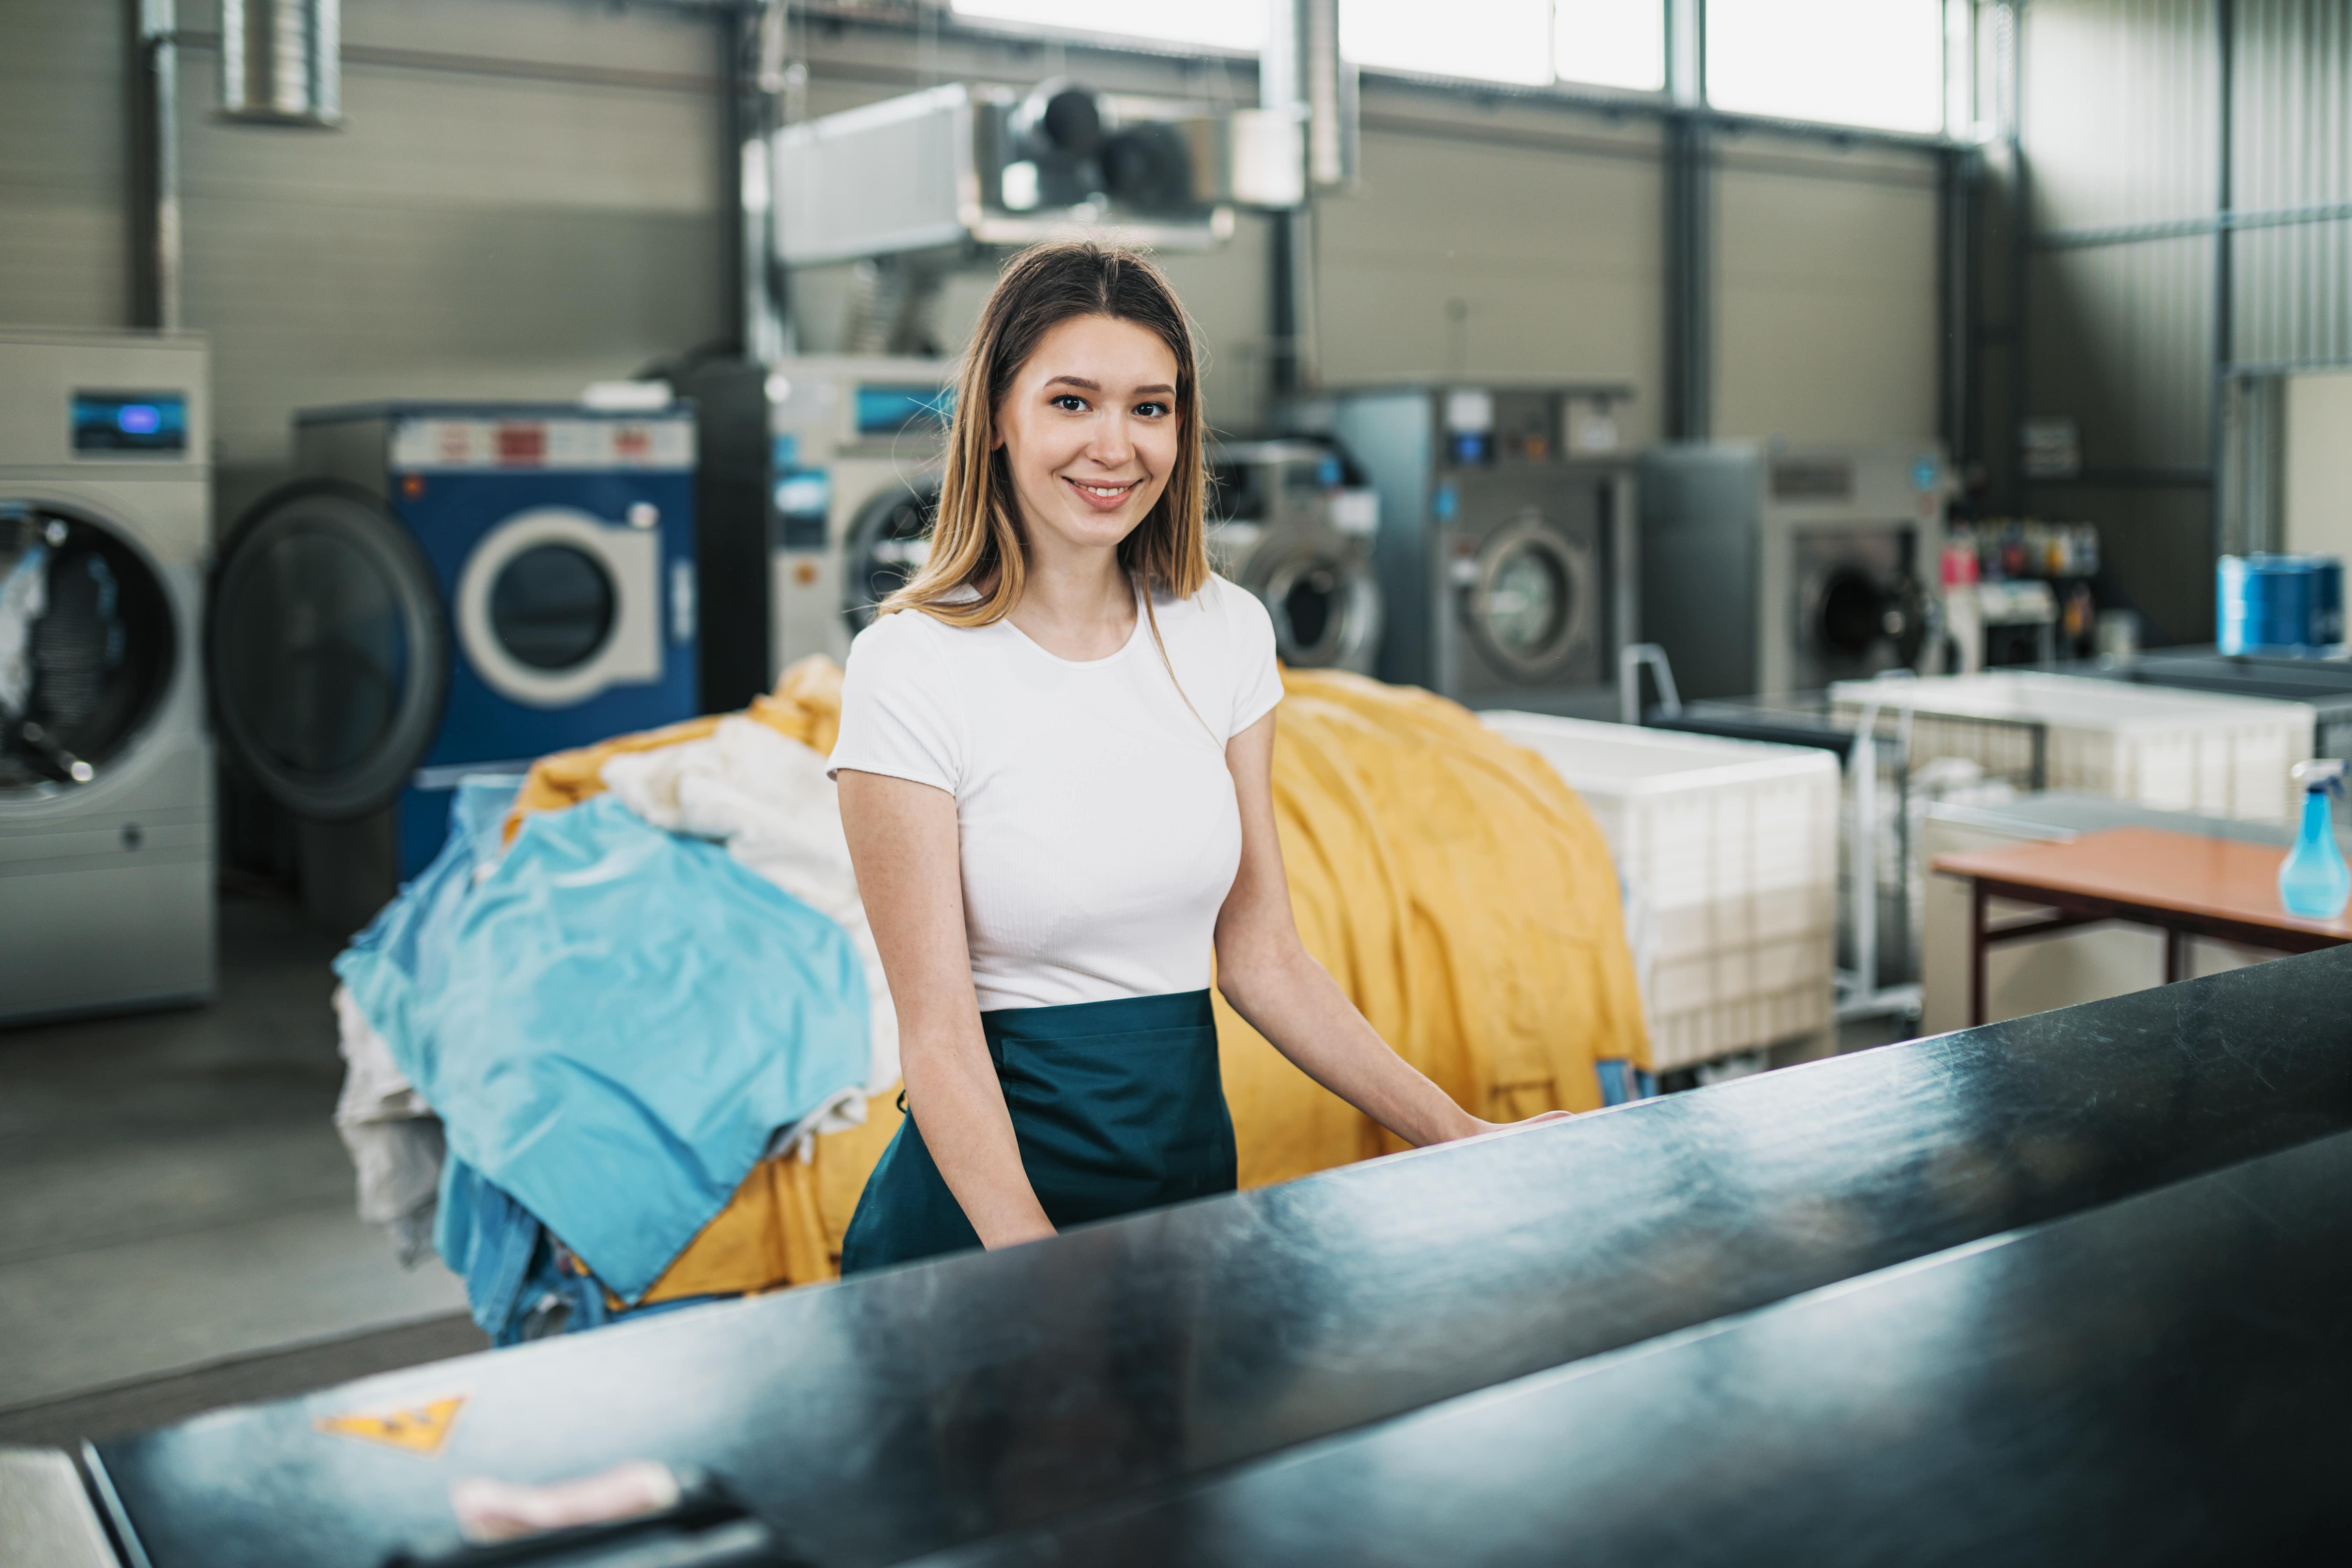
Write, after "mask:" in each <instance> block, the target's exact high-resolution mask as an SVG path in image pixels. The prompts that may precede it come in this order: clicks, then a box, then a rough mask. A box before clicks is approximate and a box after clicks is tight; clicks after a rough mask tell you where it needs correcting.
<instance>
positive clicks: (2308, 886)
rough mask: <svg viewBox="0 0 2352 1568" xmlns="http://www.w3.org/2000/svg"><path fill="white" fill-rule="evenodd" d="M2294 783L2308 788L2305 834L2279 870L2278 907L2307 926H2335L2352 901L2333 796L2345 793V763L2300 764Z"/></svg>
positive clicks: (2330, 760)
mask: <svg viewBox="0 0 2352 1568" xmlns="http://www.w3.org/2000/svg"><path fill="white" fill-rule="evenodd" d="M2294 778H2295V782H2296V783H2297V784H2301V785H2303V790H2304V793H2303V830H2302V831H2301V832H2300V833H2298V834H2297V835H2296V836H2295V840H2294V849H2293V850H2292V851H2291V852H2290V853H2289V854H2288V856H2287V858H2285V859H2284V861H2282V862H2280V864H2279V879H2278V881H2279V902H2280V903H2282V904H2284V905H2285V906H2286V912H2287V913H2289V914H2291V915H2300V916H2302V917H2303V918H2304V919H2305V920H2314V921H2330V920H2334V919H2335V918H2336V916H2337V915H2340V914H2342V913H2343V912H2344V906H2345V904H2346V903H2347V901H2352V869H2347V868H2346V866H2345V864H2344V851H2343V850H2342V849H2340V848H2338V847H2336V825H2335V822H2334V819H2333V817H2332V816H2331V814H2330V813H2329V810H2328V796H2329V795H2335V794H2340V793H2342V791H2343V788H2344V763H2342V762H2341V761H2339V760H2337V759H2336V758H2332V757H2331V758H2325V759H2322V760H2321V761H2318V762H2313V763H2296V764H2295V768H2294Z"/></svg>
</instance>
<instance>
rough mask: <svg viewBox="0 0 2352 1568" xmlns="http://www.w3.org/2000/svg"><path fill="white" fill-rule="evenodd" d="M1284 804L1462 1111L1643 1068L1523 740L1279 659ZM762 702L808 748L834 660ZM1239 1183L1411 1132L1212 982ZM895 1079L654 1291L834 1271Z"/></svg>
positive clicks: (1278, 778) (571, 776)
mask: <svg viewBox="0 0 2352 1568" xmlns="http://www.w3.org/2000/svg"><path fill="white" fill-rule="evenodd" d="M1283 689H1284V692H1285V694H1286V695H1285V700H1284V702H1283V704H1282V706H1281V707H1280V708H1279V709H1278V710H1276V712H1277V715H1278V717H1277V721H1276V742H1275V751H1274V805H1275V817H1276V826H1277V830H1278V832H1279V834H1280V837H1281V840H1282V853H1283V858H1284V860H1285V862H1286V865H1287V867H1288V869H1289V874H1290V897H1291V907H1292V908H1293V910H1296V912H1297V920H1298V929H1299V934H1300V936H1301V937H1302V938H1303V939H1304V940H1305V942H1306V944H1307V951H1308V952H1311V953H1313V954H1314V955H1315V957H1316V958H1317V959H1318V960H1319V961H1320V962H1321V963H1322V964H1323V966H1324V967H1325V968H1326V969H1328V970H1329V971H1330V972H1331V974H1332V976H1333V978H1335V979H1336V980H1338V981H1339V986H1340V988H1341V989H1342V990H1344V991H1345V992H1347V994H1349V996H1350V997H1351V998H1352V999H1353V1000H1354V1001H1355V1004H1356V1005H1357V1006H1358V1007H1360V1008H1361V1009H1362V1010H1363V1014H1364V1016H1365V1017H1366V1018H1368V1019H1370V1021H1371V1024H1372V1026H1373V1027H1374V1028H1375V1029H1377V1030H1379V1031H1380V1034H1381V1038H1383V1039H1385V1040H1387V1041H1388V1042H1389V1044H1390V1045H1391V1047H1394V1048H1395V1049H1396V1051H1397V1053H1398V1054H1399V1055H1401V1056H1402V1057H1403V1058H1405V1059H1406V1060H1407V1061H1410V1062H1412V1064H1413V1066H1415V1067H1417V1068H1420V1069H1421V1070H1422V1071H1423V1072H1424V1073H1427V1074H1428V1075H1429V1076H1430V1077H1431V1078H1432V1079H1435V1080H1436V1082H1437V1083H1438V1085H1439V1086H1440V1087H1441V1088H1443V1089H1444V1090H1445V1091H1446V1092H1447V1093H1448V1094H1450V1095H1452V1096H1453V1097H1454V1100H1456V1101H1457V1102H1459V1103H1460V1104H1462V1105H1463V1106H1465V1107H1466V1108H1467V1109H1468V1110H1470V1111H1471V1112H1472V1113H1473V1114H1474V1115H1478V1116H1483V1117H1486V1118H1487V1119H1489V1120H1490V1121H1517V1120H1518V1119H1519V1118H1521V1117H1526V1116H1532V1115H1534V1114H1536V1113H1537V1112H1538V1111H1543V1110H1593V1109H1595V1108H1597V1107H1598V1106H1599V1105H1600V1104H1601V1085H1600V1080H1599V1079H1598V1077H1597V1075H1596V1074H1595V1072H1594V1070H1593V1064H1594V1063H1595V1062H1596V1061H1597V1060H1601V1059H1605V1058H1624V1059H1626V1060H1627V1061H1629V1062H1630V1063H1632V1064H1633V1066H1635V1067H1639V1068H1648V1067H1649V1065H1650V1042H1649V1034H1648V1031H1647V1028H1646V1026H1644V1024H1643V1017H1642V1007H1641V999H1640V995H1639V993H1638V992H1637V991H1636V989H1635V986H1634V981H1633V958H1632V955H1631V953H1630V952H1628V950H1627V948H1626V945H1625V932H1624V925H1623V922H1622V918H1621V911H1620V903H1619V897H1620V895H1619V889H1618V883H1617V873H1616V868H1615V867H1614V865H1613V864H1612V861H1611V860H1610V858H1609V849H1608V846H1607V845H1606V844H1605V843H1604V842H1603V841H1602V839H1601V831H1600V829H1599V828H1598V827H1597V826H1594V824H1593V821H1592V818H1591V815H1590V814H1589V813H1588V812H1587V811H1586V810H1585V809H1584V805H1583V803H1582V802H1581V801H1580V800H1579V799H1578V798H1577V797H1576V795H1575V792H1574V791H1572V790H1570V788H1569V787H1568V785H1567V784H1564V783H1562V782H1561V780H1560V777H1559V774H1558V773H1555V772H1554V771H1553V770H1552V768H1551V765H1550V764H1549V763H1546V762H1545V761H1544V760H1543V759H1542V758H1541V757H1539V756H1538V755H1537V754H1536V753H1535V752H1530V751H1528V750H1526V749H1525V748H1523V747H1519V746H1516V745H1513V744H1511V743H1510V742H1507V741H1505V740H1503V739H1502V738H1501V737H1500V736H1498V735H1496V734H1495V733H1494V732H1493V731H1490V730H1488V729H1486V727H1485V726H1484V725H1482V724H1480V723H1479V722H1478V721H1477V720H1476V719H1475V718H1474V717H1473V716H1472V715H1471V714H1470V713H1469V712H1468V711H1467V710H1465V709H1463V708H1461V707H1459V706H1457V705H1456V704H1454V703H1452V702H1448V701H1446V700H1444V699H1443V698H1438V697H1433V696H1431V695H1430V694H1429V693H1428V692H1425V691H1421V690H1416V689H1412V688H1408V687H1394V686H1383V685H1381V684H1380V683H1379V682H1378V681H1374V680H1369V679H1365V678H1363V677H1361V676H1357V675H1349V674H1344V673H1341V672H1338V671H1330V670H1286V671H1285V672H1284V674H1283ZM750 712H751V717H752V718H754V719H757V720H759V721H761V722H762V723H765V724H769V725H772V726H773V727H774V728H775V729H776V730H778V731H781V732H782V733H783V734H785V735H788V736H791V737H792V738H793V739H794V740H798V741H802V742H805V743H807V744H809V745H812V746H814V747H816V748H817V749H818V750H820V751H827V752H829V751H830V750H831V749H832V746H833V742H834V739H835V735H836V734H837V733H838V731H839V729H840V715H841V670H840V668H839V667H837V666H835V665H834V664H833V663H832V662H831V661H830V660H826V659H823V658H810V659H803V660H802V661H801V662H800V663H798V664H796V665H794V666H793V668H790V669H788V670H786V671H785V672H784V676H783V679H782V680H781V681H779V682H778V683H777V687H776V690H775V693H774V694H773V695H772V696H769V697H762V698H760V699H758V700H755V701H754V702H753V703H752V705H751V710H750ZM717 724H718V720H717V719H716V718H709V719H698V720H694V721H689V722H688V723H684V724H674V725H671V726H670V727H669V728H667V729H665V730H657V731H648V732H646V733H645V734H641V735H631V736H625V737H622V738H620V739H617V740H613V741H607V742H604V743H603V744H601V745H597V746H592V747H588V748H585V749H583V750H581V751H576V752H560V753H558V754H556V755H554V756H551V757H547V758H544V759H542V760H541V762H540V763H538V764H537V765H536V766H534V767H533V768H532V769H531V772H530V777H529V778H528V779H527V780H526V781H525V782H524V784H523V787H522V790H521V793H520V795H518V796H517V797H516V803H515V808H514V815H513V816H510V817H509V820H508V824H507V830H508V833H509V836H511V834H512V833H513V831H514V828H515V826H517V825H518V824H519V823H520V820H521V818H522V817H523V816H526V815H528V814H530V813H531V812H534V811H551V810H560V809H562V807H564V806H568V805H574V804H576V803H577V802H579V801H582V800H585V799H587V798H588V797H589V796H591V795H596V794H598V793H600V792H601V791H602V790H603V789H604V781H603V779H602V777H601V773H602V771H603V768H604V762H605V760H606V759H607V758H609V757H612V756H614V755H615V754H617V753H619V752H638V751H648V750H651V749H653V748H655V747H657V746H666V745H675V744H677V743H678V742H683V741H690V740H696V739H699V738H700V737H702V736H703V735H706V734H709V732H710V731H712V730H713V729H714V728H716V727H717ZM1216 1013H1217V1038H1218V1047H1219V1054H1220V1058H1221V1061H1222V1065H1223V1070H1224V1080H1225V1098H1226V1100H1227V1101H1228V1102H1229V1103H1230V1104H1231V1106H1232V1108H1233V1115H1234V1135H1235V1138H1236V1140H1237V1142H1238V1143H1239V1145H1240V1151H1241V1184H1242V1185H1243V1186H1244V1187H1254V1186H1264V1185H1265V1184H1269V1183H1273V1182H1283V1181H1288V1180H1290V1179H1291V1178H1293V1177H1297V1176H1304V1175H1307V1174H1309V1173H1313V1172H1316V1171H1322V1170H1328V1169H1330V1168H1331V1167H1333V1166H1335V1165H1344V1164H1347V1163H1350V1162H1352V1161H1356V1160H1361V1159H1366V1158H1369V1157H1370V1156H1371V1155H1375V1154H1381V1153H1385V1152H1391V1151H1393V1150H1397V1149H1401V1148H1402V1147H1403V1146H1404V1145H1403V1144H1402V1142H1400V1141H1399V1140H1397V1139H1396V1138H1395V1137H1394V1136H1393V1135H1391V1134H1390V1133H1388V1132H1386V1131H1382V1130H1381V1129H1380V1128H1379V1127H1376V1126H1374V1125H1373V1124H1372V1122H1371V1121H1370V1120H1369V1119H1367V1118H1366V1117H1365V1116H1363V1115H1362V1113H1360V1111H1358V1110H1355V1109H1354V1108H1353V1107H1352V1106H1349V1104H1347V1103H1346V1102H1345V1101H1344V1100H1339V1098H1338V1097H1336V1096H1334V1095H1332V1094H1330V1093H1329V1092H1328V1091H1327V1090H1325V1089H1322V1088H1321V1087H1320V1086H1319V1085H1318V1084H1316V1083H1315V1082H1314V1081H1313V1080H1312V1079H1308V1078H1307V1076H1306V1075H1305V1074H1303V1073H1301V1072H1299V1071H1298V1069H1297V1068H1294V1067H1292V1066H1291V1065H1290V1064H1289V1062H1288V1061H1286V1059H1284V1058H1283V1057H1282V1056H1281V1055H1280V1054H1279V1053H1277V1052H1276V1050H1275V1049H1274V1047H1272V1046H1270V1045H1268V1044H1267V1043H1266V1042H1265V1039H1264V1038H1263V1037H1261V1036H1259V1035H1258V1033H1257V1032H1256V1031H1255V1030H1254V1029H1252V1028H1251V1027H1250V1026H1248V1025H1247V1024H1244V1022H1242V1020H1241V1019H1240V1018H1239V1017H1238V1016H1235V1015H1234V1012H1233V1010H1232V1009H1231V1008H1230V1007H1228V1006H1226V1005H1225V1003H1224V999H1223V997H1219V998H1217V1000H1216ZM896 1098H897V1097H896V1093H895V1090H894V1091H893V1092H891V1093H887V1094H881V1095H877V1096H875V1097H874V1098H873V1099H872V1100H870V1101H869V1102H868V1111H869V1114H868V1116H867V1118H866V1124H865V1125H864V1126H862V1127H858V1128H855V1129H852V1130H850V1131H845V1132H835V1133H828V1134H826V1135H824V1136H823V1137H820V1138H818V1139H817V1140H815V1144H814V1155H813V1157H812V1158H810V1159H808V1160H805V1161H803V1160H801V1159H799V1158H796V1157H793V1156H791V1155H786V1156H782V1157H781V1158H778V1159H775V1160H771V1161H767V1162H765V1163H762V1164H761V1166H760V1167H759V1168H758V1169H757V1170H755V1171H753V1172H752V1173H751V1177H750V1178H749V1179H748V1180H746V1181H745V1182H744V1184H743V1185H742V1187H741V1188H740V1190H739V1191H738V1192H737V1194H736V1195H735V1197H734V1199H733V1201H732V1202H731V1203H730V1205H728V1207H727V1208H726V1209H725V1210H724V1211H722V1212H721V1213H720V1214H719V1217H718V1218H716V1219H714V1220H712V1221H711V1222H710V1224H709V1226H706V1227H705V1228H704V1230H703V1231H702V1233H701V1235H699V1236H698V1237H696V1238H695V1239H694V1241H693V1243H692V1244H691V1245H690V1246H688V1247H687V1249H686V1250H685V1251H684V1252H683V1253H681V1254H679V1255H678V1258H677V1261H676V1262H674V1263H672V1264H671V1265H670V1267H669V1268H668V1270H667V1272H665V1273H664V1274H663V1275H662V1277H661V1279H659V1280H658V1281H656V1283H655V1285H654V1287H653V1289H652V1290H651V1291H649V1292H648V1293H647V1295H646V1300H648V1301H663V1300H675V1299H677V1298H678V1297H682V1296H698V1295H719V1294H730V1295H731V1294H740V1293H743V1292H747V1291H754V1290H763V1289H774V1288H777V1287H780V1286H784V1285H801V1284H807V1283H809V1282H811V1281H814V1280H818V1279H832V1278H833V1277H834V1276H835V1274H836V1273H837V1272H838V1269H839V1259H840V1256H841V1238H842V1235H843V1233H844V1232H845V1230H847V1229H848V1226H849V1216H850V1214H851V1213H852V1211H853V1210H855V1209H856V1206H857V1195H858V1194H859V1192H860V1191H861V1190H862V1189H863V1188H864V1186H865V1184H866V1176H867V1174H868V1173H871V1172H872V1170H873V1168H874V1164H875V1162H876V1161H877V1160H878V1159H880V1158H881V1155H882V1150H883V1146H884V1145H885V1144H887V1142H889V1141H890V1137H891V1135H892V1134H893V1133H894V1132H895V1131H897V1130H898V1121H899V1112H898V1107H897V1105H896V1103H895V1101H896Z"/></svg>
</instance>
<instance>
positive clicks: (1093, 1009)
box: [841, 991, 1234, 1274]
mask: <svg viewBox="0 0 2352 1568" xmlns="http://www.w3.org/2000/svg"><path fill="white" fill-rule="evenodd" d="M980 1026H981V1030H982V1033H984V1034H985V1035H986V1036H987V1037H988V1055H989V1058H990V1059H991V1060H992V1061H993V1062H994V1063H995V1064H996V1079H997V1082H998V1083H1000V1084H1002V1085H1003V1089H1004V1104H1005V1107H1006V1109H1008V1110H1011V1111H1012V1112H1013V1134H1014V1136H1015V1137H1017V1138H1018V1139H1019V1140H1020V1143H1021V1164H1022V1167H1023V1168H1024V1170H1026V1171H1027V1172H1028V1173H1029V1184H1030V1186H1032V1187H1033V1188H1034V1189H1035V1190H1036V1194H1037V1201H1038V1202H1039V1203H1040V1204H1042V1205H1045V1217H1046V1218H1048V1219H1050V1220H1052V1221H1053V1222H1054V1225H1055V1228H1057V1229H1060V1228H1066V1227H1068V1226H1074V1225H1083V1224H1085V1223H1086V1222H1087V1220H1090V1219H1110V1218H1113V1217H1115V1216H1117V1215H1125V1214H1134V1213H1135V1212H1137V1211H1138V1210H1139V1209H1148V1208H1157V1207H1159V1206H1160V1205H1162V1204H1173V1203H1181V1202H1183V1201H1184V1200H1185V1199H1186V1198H1199V1197H1206V1196H1208V1195H1209V1194H1213V1193H1229V1192H1232V1191H1233V1190H1234V1122H1233V1118H1232V1117H1231V1116H1230V1115H1229V1114H1227V1112H1226V1110H1225V1086H1224V1080H1223V1078H1221V1077H1220V1076H1219V1074H1218V1071H1217V1025H1216V1018H1215V1016H1214V1015H1213V1013H1212V1012H1211V1011H1210V1008H1209V994H1208V993H1207V992H1206V991H1185V992H1181V993H1179V994H1175V995H1171V996H1135V997H1126V998H1121V999H1120V1000H1118V1001H1115V1002H1080V1003H1076V1004H1074V1005H1071V1006H1067V1007H1013V1008H1007V1009H1005V1010H1003V1011H1002V1012H996V1013H982V1015H981V1016H980ZM902 1103H903V1101H902ZM979 1245H980V1237H979V1235H978V1233H976V1232H975V1231H973V1229H972V1228H971V1221H970V1220H968V1219H966V1218H964V1215H963V1207H962V1205H960V1204H958V1203H957V1202H956V1200H955V1194H953V1193H951V1192H950V1191H949V1190H948V1184H947V1183H946V1182H945V1181H944V1180H943V1179H941V1177H940V1171H939V1167H938V1166H937V1165H935V1164H933V1163H931V1152H930V1151H929V1149H927V1148H925V1147H924V1146H923V1134H922V1131H921V1129H919V1128H918V1127H917V1126H916V1125H915V1119H914V1118H913V1117H912V1116H909V1117H908V1118H907V1120H906V1121H903V1122H901V1123H900V1124H899V1126H898V1136H897V1137H895V1138H893V1139H891V1140H890V1146H889V1147H888V1148H887V1149H885V1150H884V1151H883V1152H882V1159H881V1163H878V1164H877V1165H876V1166H875V1167H874V1174H873V1175H872V1176H871V1177H870V1178H868V1179H867V1181H866V1191H865V1192H864V1193H863V1194H860V1195H859V1197H858V1200H857V1212H856V1214H854V1215H851V1216H850V1220H849V1234H848V1235H847V1236H846V1237H845V1238H844V1239H843V1241H842V1245H841V1271H842V1272H843V1273H844V1274H856V1273H858V1272H860V1271H861V1270H864V1269H867V1268H887V1267H888V1266H889V1265H891V1264H894V1263H911V1262H914V1261H915V1260H916V1259H918V1258H936V1257H938V1256H939V1255H940V1254H941V1253H943V1252H961V1251H965V1250H968V1249H971V1248H974V1247H978V1246H979Z"/></svg>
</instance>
